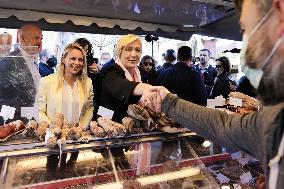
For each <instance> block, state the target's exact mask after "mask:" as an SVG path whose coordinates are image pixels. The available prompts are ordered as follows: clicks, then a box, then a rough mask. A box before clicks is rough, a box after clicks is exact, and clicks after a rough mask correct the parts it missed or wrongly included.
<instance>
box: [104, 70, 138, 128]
mask: <svg viewBox="0 0 284 189" xmlns="http://www.w3.org/2000/svg"><path fill="white" fill-rule="evenodd" d="M138 84H139V82H134V81H129V80H127V79H126V77H125V74H124V71H123V69H121V68H120V66H118V65H117V64H112V65H111V66H110V67H109V68H107V69H106V70H104V72H103V73H102V91H101V102H100V103H101V106H103V107H105V108H108V109H110V110H113V111H114V115H113V118H112V120H114V121H117V122H121V120H122V119H123V118H124V117H125V116H127V108H128V105H130V104H136V103H137V102H138V101H139V99H140V97H137V96H133V95H132V93H133V90H134V88H135V87H136V86H137V85H138Z"/></svg>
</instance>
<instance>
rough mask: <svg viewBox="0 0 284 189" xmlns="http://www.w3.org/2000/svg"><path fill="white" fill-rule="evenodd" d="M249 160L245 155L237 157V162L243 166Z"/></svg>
mask: <svg viewBox="0 0 284 189" xmlns="http://www.w3.org/2000/svg"><path fill="white" fill-rule="evenodd" d="M249 160H250V159H249V158H247V157H245V158H240V159H238V162H239V164H240V165H242V166H244V165H246V164H248V162H249Z"/></svg>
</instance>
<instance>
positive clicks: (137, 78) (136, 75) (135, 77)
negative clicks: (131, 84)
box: [115, 59, 142, 82]
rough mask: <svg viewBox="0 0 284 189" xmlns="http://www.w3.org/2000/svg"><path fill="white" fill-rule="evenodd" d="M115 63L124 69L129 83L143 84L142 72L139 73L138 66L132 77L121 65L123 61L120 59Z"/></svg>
mask: <svg viewBox="0 0 284 189" xmlns="http://www.w3.org/2000/svg"><path fill="white" fill-rule="evenodd" d="M115 63H116V64H118V65H119V66H120V67H121V68H122V69H123V71H124V74H125V77H126V79H127V80H128V81H136V82H142V80H141V74H140V71H139V69H138V67H137V66H136V68H135V69H134V73H133V77H132V76H131V74H130V72H129V71H128V70H127V69H126V68H125V66H124V65H123V64H122V63H121V61H120V60H119V59H117V60H116V61H115Z"/></svg>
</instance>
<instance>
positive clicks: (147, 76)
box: [139, 68, 157, 85]
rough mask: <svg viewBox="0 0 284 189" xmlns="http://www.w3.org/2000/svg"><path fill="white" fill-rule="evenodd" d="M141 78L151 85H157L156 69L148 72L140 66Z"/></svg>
mask: <svg viewBox="0 0 284 189" xmlns="http://www.w3.org/2000/svg"><path fill="white" fill-rule="evenodd" d="M139 70H140V74H141V80H142V82H143V83H148V84H150V85H155V84H156V80H157V73H156V71H152V70H151V71H150V72H147V71H145V70H144V69H143V68H140V69H139Z"/></svg>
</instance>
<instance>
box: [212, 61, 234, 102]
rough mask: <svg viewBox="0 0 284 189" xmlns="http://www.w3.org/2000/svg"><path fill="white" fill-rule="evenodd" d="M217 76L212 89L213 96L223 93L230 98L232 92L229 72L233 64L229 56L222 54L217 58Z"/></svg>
mask: <svg viewBox="0 0 284 189" xmlns="http://www.w3.org/2000/svg"><path fill="white" fill-rule="evenodd" d="M216 70H217V73H218V75H217V77H216V78H215V82H214V87H213V89H212V91H211V97H217V96H220V95H222V96H223V97H224V98H228V97H229V94H230V92H231V91H230V80H229V78H228V74H229V73H230V70H231V64H230V61H229V59H228V58H227V57H225V56H222V57H220V58H218V59H216Z"/></svg>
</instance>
